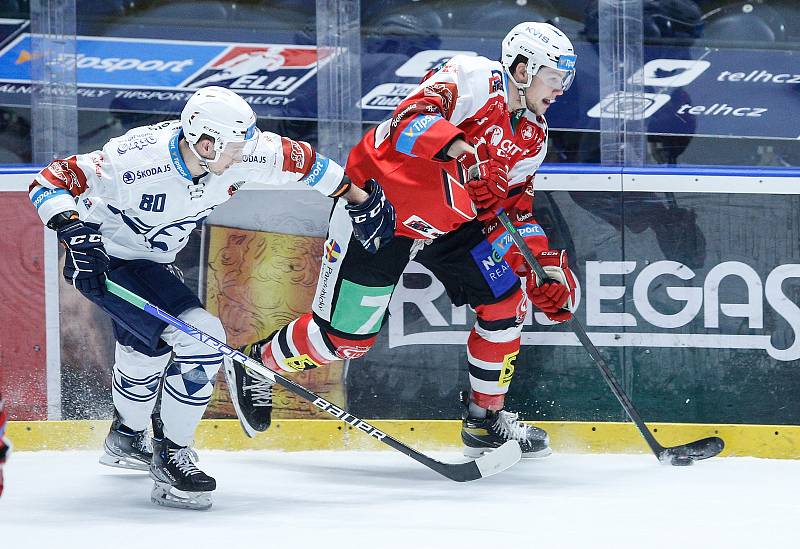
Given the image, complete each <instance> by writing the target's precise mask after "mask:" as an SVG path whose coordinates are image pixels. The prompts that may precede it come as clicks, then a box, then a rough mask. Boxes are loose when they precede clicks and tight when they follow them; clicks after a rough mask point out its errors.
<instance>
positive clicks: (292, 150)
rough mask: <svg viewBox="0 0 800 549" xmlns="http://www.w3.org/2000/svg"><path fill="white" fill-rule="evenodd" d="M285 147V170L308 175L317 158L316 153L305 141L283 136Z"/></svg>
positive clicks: (283, 145)
mask: <svg viewBox="0 0 800 549" xmlns="http://www.w3.org/2000/svg"><path fill="white" fill-rule="evenodd" d="M281 148H282V149H283V171H285V172H293V173H299V174H302V175H303V177H305V176H307V175H308V172H310V171H311V167H312V166H313V165H314V161H315V160H316V156H317V155H316V153H315V152H314V149H312V148H311V145H309V144H308V143H306V142H305V141H295V140H293V139H288V138H286V137H281Z"/></svg>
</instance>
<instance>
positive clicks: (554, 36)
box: [500, 22, 577, 91]
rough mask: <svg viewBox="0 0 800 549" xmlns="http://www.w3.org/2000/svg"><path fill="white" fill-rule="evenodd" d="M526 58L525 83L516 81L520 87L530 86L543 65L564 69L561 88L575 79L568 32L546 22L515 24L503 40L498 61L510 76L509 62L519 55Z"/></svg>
mask: <svg viewBox="0 0 800 549" xmlns="http://www.w3.org/2000/svg"><path fill="white" fill-rule="evenodd" d="M520 55H521V56H523V57H525V58H526V59H527V62H526V64H525V73H526V74H527V76H528V79H527V81H526V82H524V83H522V82H520V83H518V84H517V85H518V86H519V87H521V88H527V87H529V86H530V85H531V82H532V80H533V77H534V76H535V75H536V73H537V72H539V69H541V68H542V67H550V68H552V69H556V70H558V71H563V72H564V78H563V80H562V84H561V85H562V89H563V90H564V91H566V90H567V89H568V88H569V87H570V85H571V84H572V81H573V79H574V78H575V61H576V59H577V56H576V55H575V48H573V47H572V42H570V40H569V38H567V35H566V34H564V33H563V32H561V31H560V30H558V29H557V28H556V27H554V26H553V25H550V24H549V23H539V22H527V23H520V24H519V25H517V26H515V27H514V28H513V29H511V31H510V32H509V33H508V34H507V35H506V37H505V38H504V39H503V46H502V56H501V59H500V62H501V63H502V64H503V67H504V68H505V69H506V71H507V72H508V74H509V76H513V75H512V71H511V68H512V65H513V64H514V62H515V61H516V60H517V58H518V56H520Z"/></svg>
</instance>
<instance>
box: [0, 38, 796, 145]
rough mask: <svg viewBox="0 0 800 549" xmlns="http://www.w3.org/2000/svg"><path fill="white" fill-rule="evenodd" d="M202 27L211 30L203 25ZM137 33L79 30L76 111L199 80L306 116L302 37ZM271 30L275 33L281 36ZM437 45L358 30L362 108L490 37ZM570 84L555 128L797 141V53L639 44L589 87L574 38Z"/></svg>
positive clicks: (142, 102)
mask: <svg viewBox="0 0 800 549" xmlns="http://www.w3.org/2000/svg"><path fill="white" fill-rule="evenodd" d="M205 33H206V34H208V33H213V31H211V30H206V31H205ZM7 36H8V38H7V40H6V43H5V45H4V46H3V48H2V50H0V104H5V105H22V106H27V105H29V104H30V93H31V79H30V67H31V63H30V61H31V60H32V59H33V56H35V55H37V54H36V53H35V52H32V51H31V41H30V35H29V34H27V33H24V32H23V33H20V32H17V33H16V34H14V33H12V32H11V30H9V31H8V33H7ZM203 38H206V40H200V39H198V37H196V36H193V37H192V39H184V40H177V39H173V38H170V39H161V38H140V37H116V36H114V37H112V36H103V37H100V36H78V37H77V40H76V52H77V53H76V55H75V58H74V59H60V60H57V62H63V63H75V65H76V69H77V81H78V105H79V108H82V109H95V110H98V109H99V110H111V111H139V112H161V113H178V112H180V110H181V108H182V107H183V104H184V102H185V101H186V99H187V98H188V97H189V96H190V95H191V94H192V93H193V91H194V90H196V89H197V88H199V87H202V86H207V85H219V86H225V87H228V88H230V89H232V90H235V91H237V92H238V93H241V94H242V95H243V96H244V97H245V98H246V99H247V101H249V102H250V103H251V104H252V105H253V108H254V109H255V111H256V112H257V114H258V115H259V116H262V117H271V118H283V119H307V120H314V119H316V117H317V85H316V80H315V74H316V71H317V67H318V63H324V62H327V60H329V59H330V57H329V56H328V55H325V56H321V55H320V53H319V52H318V50H317V49H316V47H315V46H313V45H302V44H297V43H295V42H297V41H298V39H297V37H296V36H295V35H293V34H292V33H286V32H284V33H271V34H270V41H269V42H267V43H238V42H231V41H218V38H217V37H215V36H214V35H213V34H212V35H207V36H203ZM277 40H281V41H280V42H279V41H277ZM440 42H441V43H440V45H439V48H440V49H435V50H419V49H414V48H413V47H411V48H405V49H404V48H400V47H398V44H397V40H390V39H389V38H387V39H376V38H371V39H365V41H364V44H363V47H362V52H363V53H362V57H361V65H362V89H363V90H364V92H363V93H364V95H363V97H362V99H361V107H362V111H363V112H362V117H363V120H364V121H366V122H380V121H381V120H384V119H386V118H387V117H388V116H389V115H390V114H391V111H392V110H393V109H394V107H395V106H396V105H398V104H399V102H400V101H401V100H402V99H403V98H404V97H405V96H407V95H408V94H409V93H410V92H411V90H413V89H414V87H416V85H417V84H418V83H419V81H420V78H421V77H422V76H423V75H424V74H425V73H426V72H427V71H428V70H429V69H431V68H432V67H435V66H437V65H438V64H440V63H442V62H444V61H446V60H447V59H449V58H450V57H452V56H453V55H456V54H464V55H483V56H486V57H489V58H491V59H497V58H498V56H499V53H500V52H499V41H498V40H487V39H485V38H460V37H442V38H441V40H440ZM575 43H576V44H575V45H576V51H577V54H578V62H577V78H576V79H575V84H574V85H573V86H572V88H571V89H570V90H569V91H568V93H567V94H565V95H564V96H563V97H560V98H559V99H558V105H557V106H556V108H553V109H550V112H548V121H549V123H550V127H551V128H554V129H566V130H584V131H599V128H600V119H602V118H607V117H615V116H621V117H623V118H630V117H634V116H639V117H642V118H644V119H646V125H647V132H648V133H651V134H670V135H698V136H700V135H703V136H726V137H764V138H767V137H769V138H783V139H796V138H798V136H799V135H800V131H798V130H797V129H796V128H795V127H794V126H792V125H791V124H787V123H786V120H789V119H791V117H792V115H793V113H795V112H797V111H798V109H800V94H798V93H797V89H798V85H800V70H798V69H797V67H798V66H800V63H798V56H797V52H796V51H781V50H769V51H760V50H741V49H720V48H703V47H686V48H678V47H668V46H646V47H645V48H644V59H645V64H644V66H643V67H642V69H641V71H640V72H641V74H637V75H634V76H633V77H632V78H633V79H636V80H637V81H639V80H641V81H643V82H644V93H643V94H642V95H637V96H634V95H629V94H626V93H624V92H615V93H612V94H609V95H608V96H606V97H599V95H598V90H599V84H598V70H599V63H598V55H597V46H596V45H592V44H588V43H581V42H579V41H578V40H576V41H575Z"/></svg>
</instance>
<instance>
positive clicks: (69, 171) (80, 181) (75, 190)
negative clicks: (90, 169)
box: [41, 156, 87, 196]
mask: <svg viewBox="0 0 800 549" xmlns="http://www.w3.org/2000/svg"><path fill="white" fill-rule="evenodd" d="M41 174H42V176H43V177H44V178H45V179H46V180H47V181H48V182H49V183H50V184H52V185H53V186H55V187H58V188H61V189H65V190H67V191H69V192H70V194H71V195H72V196H78V195H79V194H82V193H83V192H84V191H85V190H86V188H87V185H86V174H85V173H83V170H81V169H80V168H79V167H78V159H77V157H75V156H70V157H69V158H67V159H66V160H53V161H52V162H51V163H50V164H49V165H48V166H47V167H46V168H45V169H44V170H42V172H41Z"/></svg>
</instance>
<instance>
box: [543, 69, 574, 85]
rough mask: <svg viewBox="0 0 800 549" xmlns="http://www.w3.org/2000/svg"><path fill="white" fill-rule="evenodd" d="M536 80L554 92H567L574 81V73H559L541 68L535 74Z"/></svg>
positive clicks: (558, 71)
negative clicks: (554, 90)
mask: <svg viewBox="0 0 800 549" xmlns="http://www.w3.org/2000/svg"><path fill="white" fill-rule="evenodd" d="M536 78H538V79H539V80H541V82H542V83H543V84H544V85H545V86H547V87H549V88H553V89H556V90H563V91H567V90H568V89H569V87H570V86H571V85H572V81H573V80H575V71H574V70H571V71H561V70H558V69H553V68H551V67H541V68H540V69H539V71H538V72H537V73H536Z"/></svg>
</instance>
